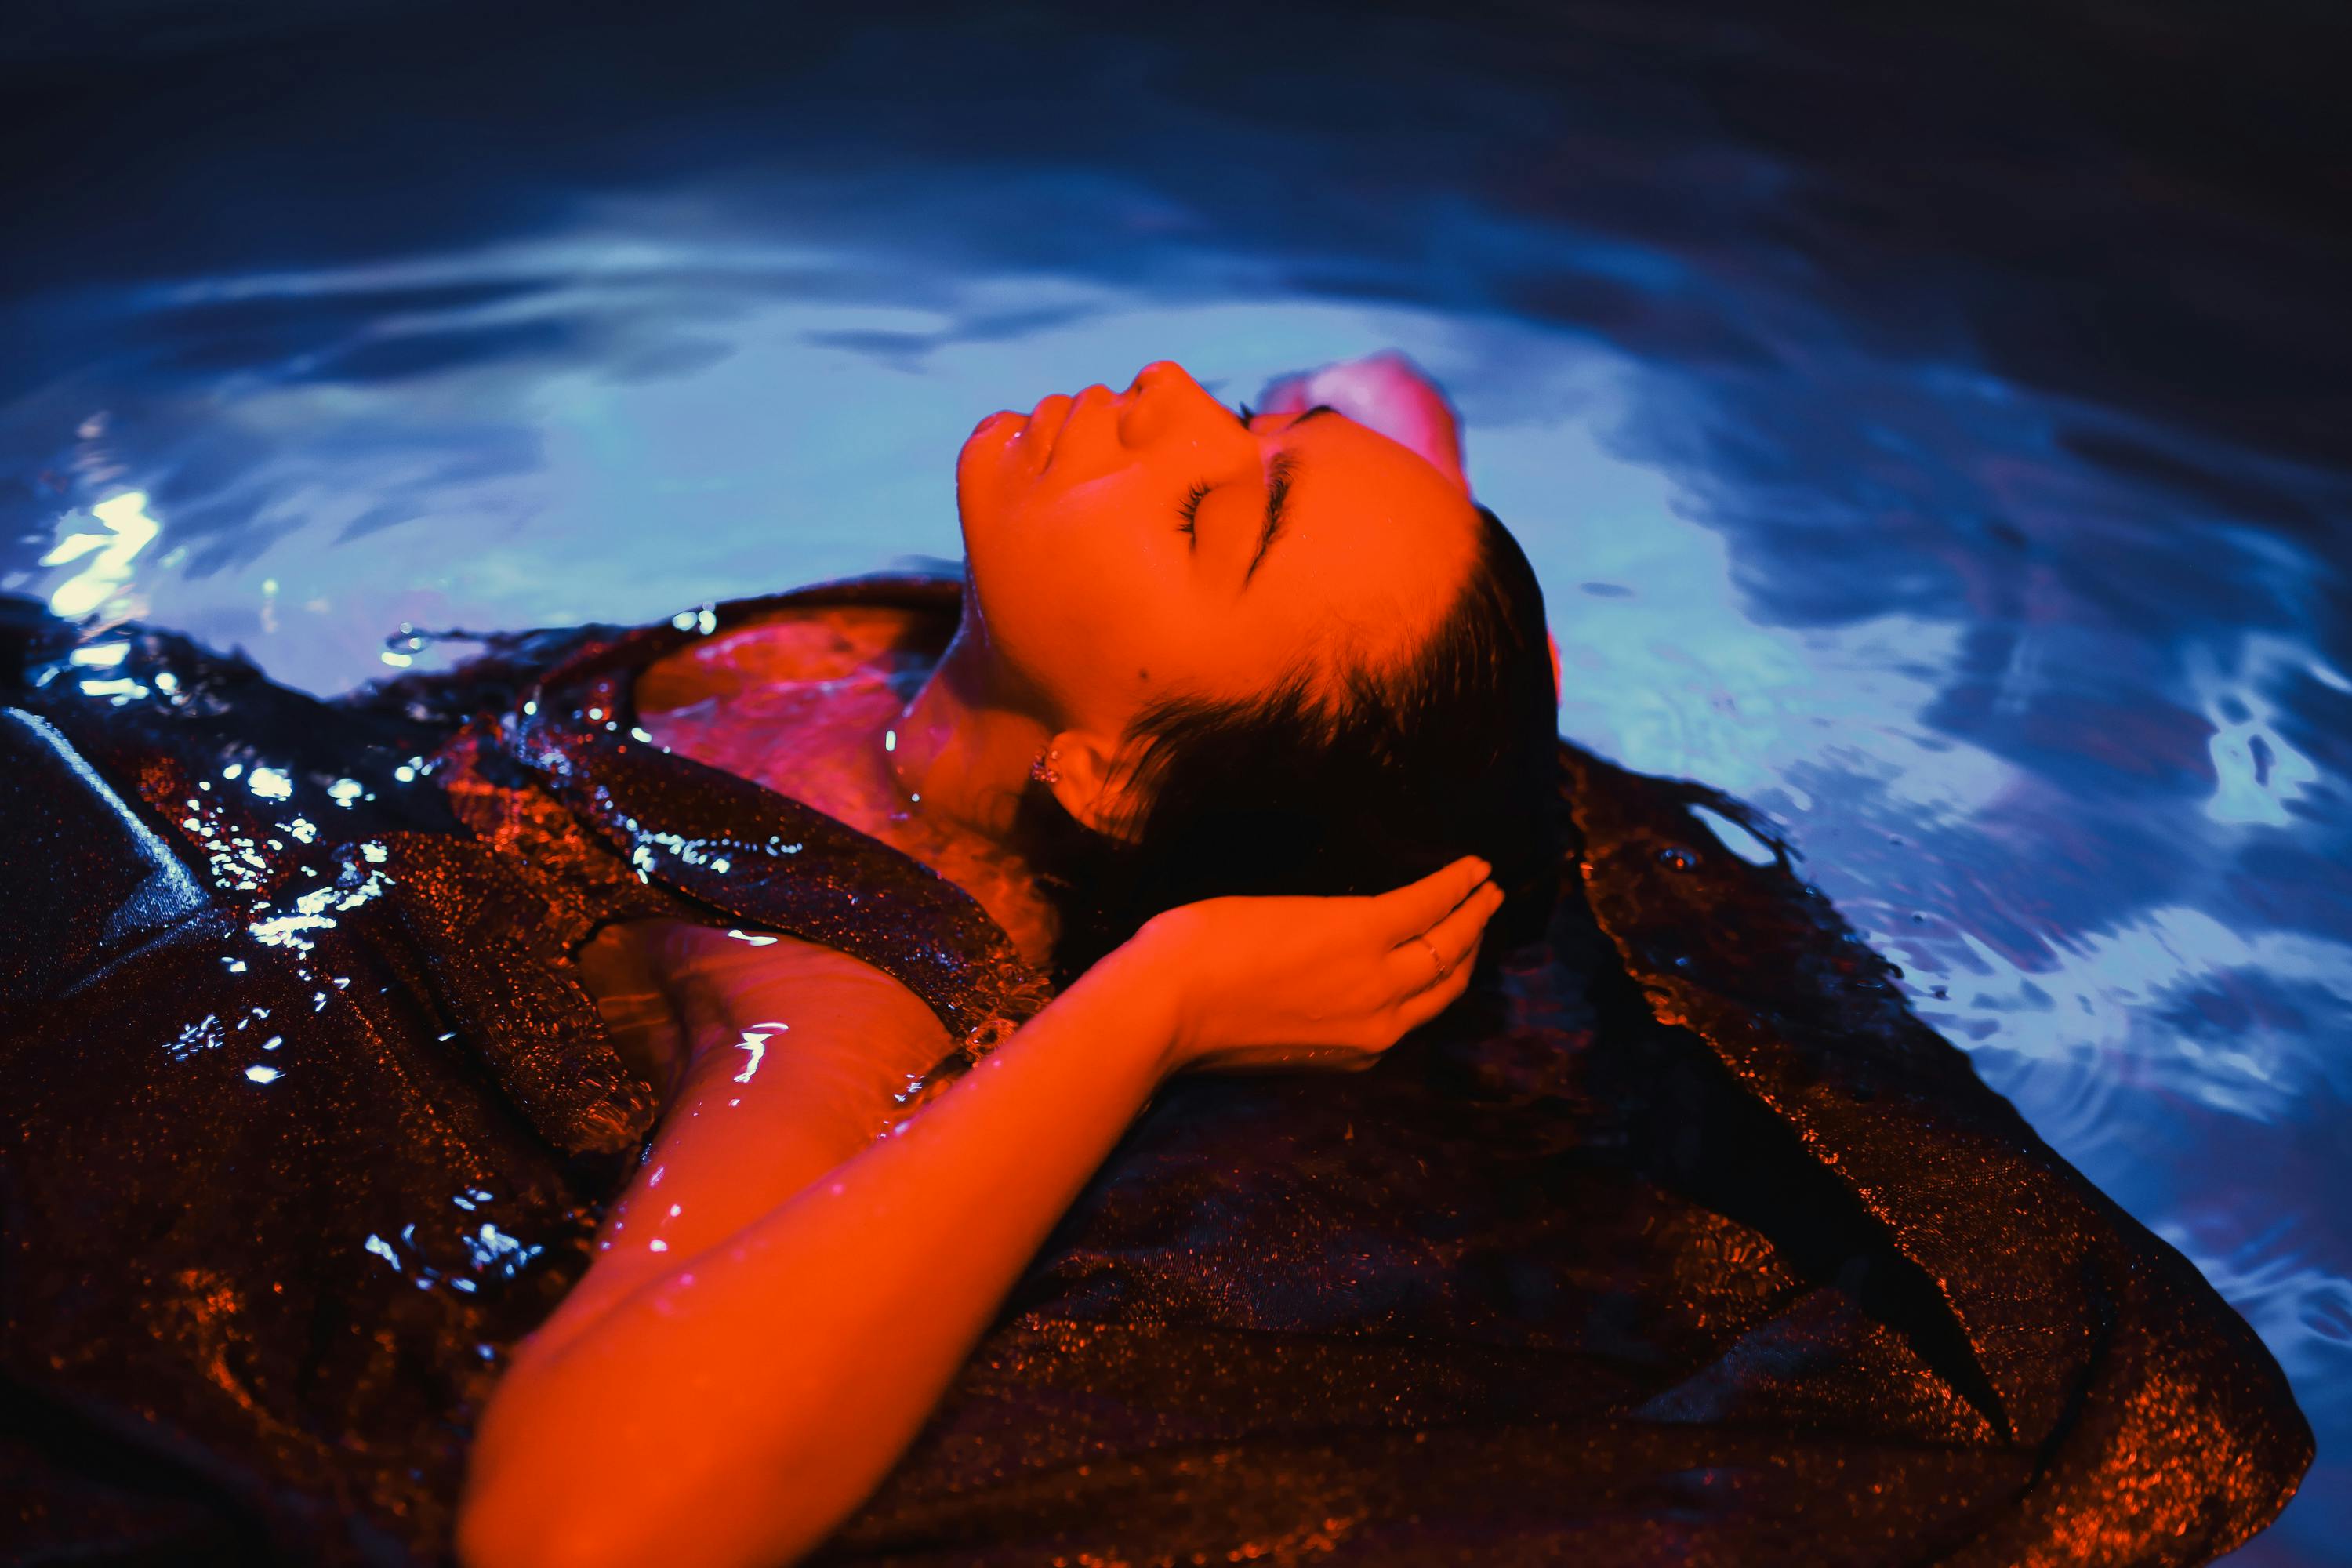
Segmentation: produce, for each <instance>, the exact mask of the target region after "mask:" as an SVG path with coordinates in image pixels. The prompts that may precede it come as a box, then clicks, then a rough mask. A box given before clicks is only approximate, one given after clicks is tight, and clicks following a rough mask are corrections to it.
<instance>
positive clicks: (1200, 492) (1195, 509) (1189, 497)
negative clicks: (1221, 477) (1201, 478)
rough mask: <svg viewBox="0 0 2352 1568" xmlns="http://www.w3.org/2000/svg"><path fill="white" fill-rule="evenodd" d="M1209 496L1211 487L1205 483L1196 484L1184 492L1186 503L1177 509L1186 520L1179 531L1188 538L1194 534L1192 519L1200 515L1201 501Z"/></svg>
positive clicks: (1177, 512) (1178, 513) (1179, 514)
mask: <svg viewBox="0 0 2352 1568" xmlns="http://www.w3.org/2000/svg"><path fill="white" fill-rule="evenodd" d="M1208 496H1209V487H1208V486H1207V485H1206V484H1205V483H1203V484H1197V485H1194V486H1193V487H1192V489H1189V490H1186V491H1185V492H1184V504H1183V505H1182V506H1180V507H1178V508H1177V509H1176V515H1177V516H1179V517H1181V518H1182V519H1183V520H1184V522H1183V526H1181V527H1180V528H1179V529H1177V532H1179V533H1181V534H1184V535H1185V536H1187V537H1188V538H1189V537H1192V521H1193V519H1195V518H1196V517H1198V516H1199V515H1200V513H1201V503H1202V501H1203V500H1207V499H1208Z"/></svg>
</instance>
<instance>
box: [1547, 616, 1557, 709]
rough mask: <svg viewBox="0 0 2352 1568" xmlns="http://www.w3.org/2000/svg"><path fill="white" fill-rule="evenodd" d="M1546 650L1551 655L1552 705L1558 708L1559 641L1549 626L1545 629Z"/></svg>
mask: <svg viewBox="0 0 2352 1568" xmlns="http://www.w3.org/2000/svg"><path fill="white" fill-rule="evenodd" d="M1544 650H1545V651H1546V652H1547V653H1549V654H1550V655H1551V705H1552V706H1553V707H1555V708H1557V707H1559V704H1560V688H1559V638H1558V637H1554V636H1552V635H1551V628H1550V627H1549V626H1546V627H1545V628H1544Z"/></svg>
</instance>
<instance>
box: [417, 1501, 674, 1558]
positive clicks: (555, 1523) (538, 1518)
mask: <svg viewBox="0 0 2352 1568" xmlns="http://www.w3.org/2000/svg"><path fill="white" fill-rule="evenodd" d="M585 1503H586V1500H584V1499H581V1498H575V1497H568V1496H563V1495H562V1494H561V1493H555V1494H552V1495H551V1492H550V1491H548V1490H545V1489H525V1488H522V1487H519V1486H512V1485H503V1486H502V1485H499V1484H497V1483H495V1482H492V1483H488V1484H485V1483H483V1482H482V1481H481V1480H480V1479H477V1480H476V1481H475V1482H473V1483H472V1484H469V1485H468V1486H467V1490H466V1497H465V1500H464V1501H463V1502H462V1503H461V1504H460V1505H459V1506H458V1510H457V1561H458V1563H461V1564H462V1565H463V1568H621V1565H622V1564H623V1563H630V1562H647V1561H652V1559H649V1558H646V1557H644V1556H642V1555H640V1554H637V1553H635V1552H634V1551H633V1550H632V1547H631V1545H630V1543H627V1542H624V1541H623V1540H622V1539H621V1537H622V1534H623V1532H622V1531H618V1530H614V1529H613V1528H611V1527H610V1526H611V1521H605V1520H601V1519H598V1518H597V1517H595V1515H594V1512H593V1506H583V1504H585Z"/></svg>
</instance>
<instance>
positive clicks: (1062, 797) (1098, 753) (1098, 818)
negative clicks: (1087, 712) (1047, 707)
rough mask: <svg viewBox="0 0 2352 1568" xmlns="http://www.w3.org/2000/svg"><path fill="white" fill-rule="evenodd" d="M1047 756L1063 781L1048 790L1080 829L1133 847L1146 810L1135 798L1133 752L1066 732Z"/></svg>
mask: <svg viewBox="0 0 2352 1568" xmlns="http://www.w3.org/2000/svg"><path fill="white" fill-rule="evenodd" d="M1045 752H1046V756H1047V758H1048V760H1049V762H1050V763H1051V765H1052V767H1053V770H1054V772H1055V773H1056V774H1058V775H1059V776H1058V777H1057V778H1056V779H1055V782H1054V783H1053V784H1050V785H1048V786H1047V787H1048V788H1050V789H1051V790H1052V791H1053V792H1054V798H1055V800H1056V801H1058V802H1060V803H1061V807H1062V809H1063V810H1064V811H1066V812H1068V813H1069V814H1070V817H1071V819H1072V820H1073V821H1075V822H1076V823H1077V824H1078V825H1079V826H1082V827H1086V828H1088V829H1091V830H1092V831H1094V832H1096V833H1099V834H1101V835H1103V836H1104V837H1107V838H1116V839H1118V840H1119V841H1120V842H1122V843H1132V842H1133V841H1134V837H1135V829H1134V822H1135V819H1136V818H1137V817H1138V816H1139V815H1140V813H1139V812H1138V811H1137V809H1136V808H1137V806H1138V805H1140V803H1139V801H1137V800H1136V799H1135V797H1134V795H1132V794H1131V793H1130V790H1129V784H1130V782H1131V781H1130V775H1129V769H1128V764H1129V763H1130V762H1132V761H1133V758H1132V756H1131V755H1130V754H1129V748H1128V747H1127V746H1125V745H1123V744H1121V743H1119V742H1111V741H1106V740H1105V739H1104V738H1103V737H1101V736H1099V735H1097V734H1094V733H1093V732H1091V731H1085V730H1065V731H1062V732H1061V733H1060V734H1058V735H1055V737H1054V738H1053V740H1052V741H1050V742H1047V743H1046V748H1045Z"/></svg>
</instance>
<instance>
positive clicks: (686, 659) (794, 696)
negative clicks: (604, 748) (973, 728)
mask: <svg viewBox="0 0 2352 1568" xmlns="http://www.w3.org/2000/svg"><path fill="white" fill-rule="evenodd" d="M914 626H915V623H913V622H912V620H911V619H910V617H908V616H906V615H905V614H903V613H902V612H898V611H892V610H882V609H868V608H864V607H852V608H837V609H830V610H824V611H811V612H804V613H801V614H797V615H793V616H787V617H783V618H780V619H777V620H773V621H770V622H765V623H762V624H761V625H758V626H747V627H744V628H742V629H741V630H740V631H736V632H732V633H730V634H729V635H727V636H725V637H710V638H705V639H703V640H701V641H699V642H697V643H694V644H690V645H688V647H685V648H682V649H680V650H679V651H678V652H677V653H675V654H672V655H670V656H668V657H667V658H663V659H661V660H659V661H657V662H656V663H655V664H653V665H651V666H649V667H648V668H646V670H645V672H644V673H643V674H642V675H641V676H640V677H639V678H638V681H637V685H636V689H635V706H636V709H637V713H638V721H639V722H640V723H641V724H642V725H643V726H644V727H645V728H646V731H647V732H648V733H650V734H651V735H652V736H653V737H654V739H655V741H656V742H657V743H659V744H661V745H664V746H667V747H668V748H669V749H670V750H671V751H673V752H678V753H679V754H681V755H684V756H688V757H692V758H694V759H695V760H696V761H698V762H701V763H708V764H709V765H710V766H713V767H718V768H724V769H726V770H727V771H728V772H730V773H737V774H740V775H741V776H742V777H745V778H749V779H751V780H753V781H755V782H757V783H759V784H764V785H766V786H767V787H768V788H770V789H772V790H775V791H777V792H778V793H780V794H783V795H791V796H792V797H793V798H794V799H796V800H799V801H802V802H804V803H805V804H807V805H812V806H814V807H815V808H816V809H818V810H820V811H823V812H824V813H825V814H826V815H828V816H833V817H835V818H837V819H838V820H840V821H842V822H844V823H846V824H847V825H849V826H852V827H854V828H856V829H857V830H858V831H859V832H861V833H865V834H866V835H868V836H869V837H874V838H877V839H879V840H881V841H882V842H883V843H885V844H887V845H889V846H890V847H893V848H895V849H898V850H899V851H900V852H902V853H904V854H906V855H908V856H911V857H912V858H915V859H917V860H919V861H920V862H922V863H923V864H924V865H926V866H928V867H929V868H931V869H932V870H934V871H936V872H938V873H939V874H940V875H941V876H942V877H945V878H946V879H948V880H950V882H953V883H955V884H956V885H957V886H958V887H960V888H961V889H963V890H964V891H965V892H967V893H969V894H971V896H972V897H973V898H974V899H975V900H978V901H979V903H980V904H981V907H982V908H983V909H985V910H987V911H988V912H989V914H990V915H991V916H992V918H993V919H994V920H995V921H996V922H997V923H998V924H999V925H1000V926H1002V927H1003V929H1004V931H1005V932H1006V934H1007V935H1008V936H1010V937H1011V938H1012V940H1013V945H1014V946H1015V947H1016V948H1018V949H1019V950H1020V951H1021V953H1022V955H1023V957H1024V958H1025V959H1027V960H1028V961H1029V962H1030V963H1035V964H1042V963H1044V962H1045V959H1046V957H1047V955H1048V953H1049V952H1050V950H1051V948H1052V944H1053V934H1054V931H1053V921H1052V915H1051V912H1050V910H1049V909H1048V908H1047V906H1046V905H1045V902H1044V900H1042V899H1040V898H1039V897H1038V895H1037V892H1036V889H1035V887H1034V883H1033V881H1032V879H1031V878H1030V876H1029V873H1028V869H1027V868H1026V867H1025V866H1024V864H1023V863H1022V862H1021V860H1020V858H1018V857H1017V856H1014V855H1013V854H1012V853H1010V852H1009V851H1007V850H1005V849H1003V847H999V846H997V845H995V844H993V843H992V842H990V841H989V840H986V839H984V838H982V837H978V836H977V835H974V834H971V833H969V832H966V831H963V830H961V829H958V828H955V827H952V826H948V825H946V824H943V823H941V822H940V821H939V820H937V819H935V818H933V817H930V816H926V815H925V814H924V813H923V812H922V811H921V809H920V807H919V803H918V802H915V801H912V800H909V799H908V798H906V797H905V796H904V795H901V794H900V793H899V790H898V784H897V782H896V780H895V779H894V778H893V777H892V775H891V773H890V768H889V757H890V749H891V747H892V745H893V744H894V742H895V739H896V736H895V732H894V731H893V728H892V726H893V724H894V722H895V721H897V719H898V714H899V713H900V711H901V710H903V709H904V708H905V707H906V705H907V703H908V701H909V700H912V699H913V697H914V696H915V694H916V692H918V691H919V689H921V687H922V683H923V681H924V680H925V679H927V678H928V677H929V673H930V670H931V668H932V665H933V663H934V660H935V657H936V650H935V649H933V648H930V647H925V646H922V645H920V644H918V643H916V642H914V641H913V640H912V639H911V635H910V634H911V633H912V631H913V629H914Z"/></svg>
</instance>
